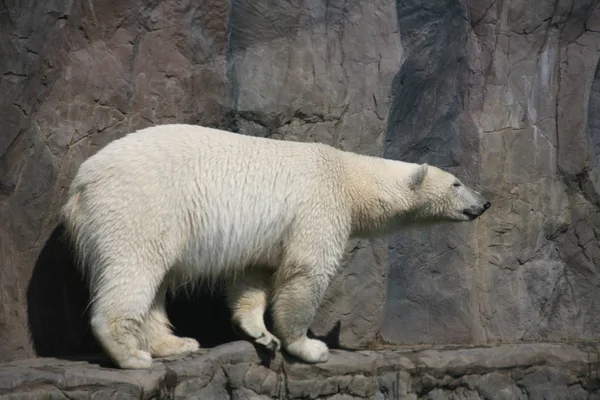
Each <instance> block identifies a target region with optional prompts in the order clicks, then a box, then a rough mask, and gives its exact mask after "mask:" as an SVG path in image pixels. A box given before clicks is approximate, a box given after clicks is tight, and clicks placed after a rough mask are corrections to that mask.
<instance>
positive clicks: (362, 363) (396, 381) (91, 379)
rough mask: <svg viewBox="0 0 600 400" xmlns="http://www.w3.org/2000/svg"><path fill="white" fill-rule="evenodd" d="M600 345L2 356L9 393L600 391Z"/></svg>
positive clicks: (200, 395)
mask: <svg viewBox="0 0 600 400" xmlns="http://www.w3.org/2000/svg"><path fill="white" fill-rule="evenodd" d="M599 351H600V347H599V346H598V345H589V344H588V345H583V344H579V345H576V344H569V345H562V344H519V345H501V346H496V347H487V348H486V347H482V348H446V349H444V348H437V349H436V348H430V349H422V350H402V351H400V350H379V351H356V352H347V351H335V353H334V354H333V355H332V357H331V359H330V360H329V361H328V362H327V363H324V364H320V365H308V364H304V363H295V362H293V361H291V360H289V359H286V358H283V357H282V356H281V354H278V355H277V356H276V357H275V358H274V359H269V358H263V357H262V356H263V354H260V353H257V352H256V350H255V349H254V347H252V346H251V345H250V344H249V343H247V342H234V343H230V344H226V345H222V346H220V347H217V348H215V349H212V350H211V351H208V352H201V353H198V354H194V355H190V356H187V357H185V358H183V359H177V360H173V359H165V360H161V361H160V362H157V363H155V365H154V366H153V368H152V370H149V371H139V370H138V371H133V370H132V371H123V370H118V369H114V368H112V367H111V366H110V365H107V364H106V363H105V362H104V360H101V359H97V360H94V361H92V362H89V361H64V360H57V359H52V358H46V359H36V360H24V361H18V362H13V363H6V364H4V365H0V398H2V399H36V398H42V396H44V397H43V398H44V399H84V398H94V399H97V400H100V399H105V398H106V399H128V398H138V399H157V398H158V399H184V398H185V399H237V400H242V399H256V400H258V399H317V398H319V399H336V400H341V399H348V400H349V399H374V400H375V399H377V400H384V399H415V400H416V399H417V398H420V399H431V400H435V399H455V400H463V399H464V400H477V399H491V400H502V399H511V400H512V399H570V400H576V399H589V398H591V399H595V398H598V396H600V368H599V367H600V364H599V363H600V358H599Z"/></svg>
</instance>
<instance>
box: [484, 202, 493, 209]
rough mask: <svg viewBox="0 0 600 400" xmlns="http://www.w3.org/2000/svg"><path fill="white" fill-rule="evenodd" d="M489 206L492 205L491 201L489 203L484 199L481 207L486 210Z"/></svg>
mask: <svg viewBox="0 0 600 400" xmlns="http://www.w3.org/2000/svg"><path fill="white" fill-rule="evenodd" d="M491 206H492V203H490V202H489V201H486V202H485V204H484V205H483V208H484V209H486V210H487V209H488V208H490V207H491Z"/></svg>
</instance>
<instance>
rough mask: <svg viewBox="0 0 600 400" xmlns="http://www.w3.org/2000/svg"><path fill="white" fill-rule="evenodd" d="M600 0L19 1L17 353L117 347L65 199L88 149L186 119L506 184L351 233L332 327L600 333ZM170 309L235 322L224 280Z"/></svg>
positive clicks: (10, 32) (9, 120)
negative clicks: (93, 310) (467, 200)
mask: <svg viewBox="0 0 600 400" xmlns="http://www.w3.org/2000/svg"><path fill="white" fill-rule="evenodd" d="M598 3H599V2H598V0H555V1H550V0H544V1H536V2H532V1H527V0H510V1H495V0H485V1H472V0H402V1H396V2H394V1H392V0H378V1H360V0H344V1H342V0H329V1H323V0H302V1H300V0H289V1H274V0H236V1H231V2H226V1H223V0H200V1H196V2H192V1H190V0H164V1H157V0H153V1H142V0H125V1H113V0H97V1H93V2H90V1H83V0H74V1H71V2H60V1H45V2H38V1H33V0H20V1H13V0H7V1H4V2H2V3H1V4H0V21H1V24H0V48H1V49H2V57H0V77H1V78H0V94H1V96H0V120H1V121H2V129H3V130H2V134H1V135H0V221H6V222H5V223H2V224H0V361H7V360H13V359H18V358H23V357H27V356H32V355H34V353H35V354H38V355H42V356H54V357H59V356H65V355H70V354H75V353H86V352H92V351H95V350H96V349H97V347H96V345H95V343H94V341H93V340H92V339H91V336H90V334H89V328H88V325H87V321H86V314H85V311H86V308H85V305H86V298H87V292H86V289H85V287H84V286H83V285H82V284H81V282H80V280H79V277H78V275H77V274H76V272H75V271H74V269H73V263H72V259H71V258H72V257H71V255H70V254H69V251H68V248H67V247H65V244H64V242H63V241H62V240H61V233H62V230H61V227H57V215H58V209H59V207H60V205H61V204H62V202H63V200H64V198H65V191H66V188H67V187H68V185H69V182H70V180H71V179H72V177H73V176H74V174H75V172H76V170H77V168H78V166H79V165H80V164H81V162H82V161H83V160H84V159H85V158H87V157H89V156H90V155H91V154H93V153H95V152H96V151H98V149H99V148H101V147H102V146H104V145H105V144H106V143H108V142H110V141H111V140H113V139H115V138H118V137H121V136H123V135H124V134H126V133H127V132H130V131H132V130H134V129H138V128H142V127H146V126H149V125H153V124H158V123H166V122H183V123H195V124H203V125H208V126H215V127H220V128H226V129H231V130H234V131H239V132H241V133H245V134H250V135H260V136H269V137H274V138H279V139H293V140H306V141H322V142H326V143H330V144H332V145H334V146H337V147H339V148H343V149H348V150H354V151H357V152H361V153H365V154H384V155H385V156H387V157H390V158H396V159H403V160H407V161H418V162H429V163H431V164H435V165H439V166H441V167H444V168H447V169H448V170H450V171H452V172H455V173H456V174H458V175H459V176H460V177H461V178H463V180H464V181H465V182H466V183H468V184H471V185H473V186H476V187H479V188H481V189H482V191H483V192H484V194H485V195H486V196H488V197H489V198H490V200H491V201H492V203H493V208H492V209H491V210H490V211H489V212H488V213H486V214H485V216H484V217H483V218H481V219H480V220H478V221H477V222H476V223H472V224H463V225H459V226H458V225H454V226H441V227H435V228H431V229H420V230H413V231H408V232H404V233H403V234H402V235H397V236H394V237H393V238H391V239H389V240H388V239H387V238H381V239H373V240H360V241H354V242H353V243H351V245H350V246H349V252H348V260H347V261H346V262H345V265H346V266H347V267H346V268H345V269H344V270H343V271H342V273H341V274H340V276H339V277H338V278H337V279H336V281H335V282H334V283H333V285H332V287H331V288H330V290H329V292H328V294H327V298H326V300H325V302H324V304H323V307H322V308H321V310H320V311H319V315H318V316H317V318H316V320H315V324H314V326H313V328H312V331H313V333H314V334H315V335H317V336H321V337H325V338H326V339H327V341H328V342H329V343H330V344H333V345H337V346H342V347H360V346H364V345H366V344H368V343H370V342H371V343H372V342H374V341H375V342H376V341H377V340H378V339H383V340H384V341H387V342H392V343H397V344H416V343H463V344H464V343H492V342H502V341H519V340H528V341H535V340H543V341H546V340H550V341H552V340H561V339H570V340H597V339H599V333H598V332H600V318H598V315H600V288H599V285H600V274H599V272H598V265H600V259H599V257H600V244H599V241H598V235H599V234H600V231H599V229H600V216H599V214H598V207H599V206H600V195H599V193H600V192H599V190H600V164H599V163H600V118H599V117H598V116H599V115H600V72H599V67H598V59H599V57H600V6H599V5H598ZM169 314H170V316H171V317H172V319H173V320H174V322H175V325H176V328H177V332H178V333H180V334H186V335H191V336H196V337H199V338H200V340H201V342H202V343H203V344H204V345H205V346H210V345H216V344H219V343H223V342H226V341H230V340H233V339H234V338H235V335H234V334H233V333H232V332H231V330H230V327H229V323H228V318H227V317H228V314H227V311H226V309H225V307H224V304H223V302H222V298H220V297H219V296H217V297H216V298H209V297H208V296H207V295H206V294H202V293H200V294H199V295H198V297H197V298H196V299H194V300H192V301H183V300H174V302H173V303H172V306H171V307H170V308H169ZM205 321H211V322H210V324H208V325H209V327H207V324H206V322H205ZM40 362H42V361H40ZM222 373H224V372H222ZM557 373H558V372H557ZM486 379H489V380H491V381H493V382H496V381H495V379H500V380H501V379H504V378H502V377H495V375H494V376H493V377H489V378H486ZM532 379H533V378H532ZM535 379H538V378H535ZM540 379H541V378H540ZM232 382H233V381H232ZM472 387H474V386H468V385H467V386H464V385H463V386H460V387H459V389H460V390H461V392H460V393H461V394H460V395H461V396H463V397H465V398H469V396H476V394H475V393H474V392H473V391H474V390H475V389H472ZM215 390H216V389H215ZM394 390H396V389H394ZM398 390H399V389H398ZM445 390H450V389H447V388H445V387H441V388H438V389H435V390H432V391H431V392H428V393H430V396H431V397H432V398H435V396H438V395H439V396H442V395H444V393H445V392H444V391H445ZM457 390H458V389H457ZM511 390H512V389H511ZM240 396H241V395H240ZM474 398H476V397H474Z"/></svg>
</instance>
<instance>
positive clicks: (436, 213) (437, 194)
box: [409, 164, 491, 222]
mask: <svg viewBox="0 0 600 400" xmlns="http://www.w3.org/2000/svg"><path fill="white" fill-rule="evenodd" d="M409 188H410V190H411V191H412V194H413V199H414V203H413V206H414V209H413V210H414V212H415V216H416V217H417V220H419V221H423V222H425V221H427V220H429V221H436V222H439V221H472V220H474V219H475V218H477V217H479V216H481V215H482V214H483V213H484V212H485V211H486V210H487V209H488V208H490V206H491V203H490V202H489V201H488V200H486V199H485V198H484V197H483V196H482V195H481V194H479V193H478V192H476V191H475V190H473V189H471V188H469V187H467V186H465V185H464V184H463V183H462V182H461V181H460V180H459V179H458V178H457V177H455V176H454V175H452V174H450V173H448V172H445V171H442V170H441V169H439V168H436V167H433V166H430V165H427V164H422V165H419V166H417V167H416V168H415V169H414V170H413V171H412V172H411V174H410V176H409Z"/></svg>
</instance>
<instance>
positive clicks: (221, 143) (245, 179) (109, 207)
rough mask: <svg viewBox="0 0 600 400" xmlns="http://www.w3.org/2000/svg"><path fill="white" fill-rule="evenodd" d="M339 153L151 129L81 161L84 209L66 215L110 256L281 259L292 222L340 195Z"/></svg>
mask: <svg viewBox="0 0 600 400" xmlns="http://www.w3.org/2000/svg"><path fill="white" fill-rule="evenodd" d="M336 151H337V150H335V149H333V148H330V147H329V146H325V145H321V144H308V143H295V142H287V141H276V140H269V139H262V138H254V137H248V136H243V135H238V134H234V133H229V132H224V131H218V130H214V129H209V128H203V127H198V126H189V125H163V126H158V127H153V128H147V129H144V130H141V131H137V132H134V133H132V134H129V135H127V136H125V137H124V138H121V139H119V140H117V141H114V142H112V143H111V144H109V145H107V146H106V147H105V148H104V149H102V150H101V151H100V152H98V153H97V154H96V155H94V156H92V157H90V158H89V159H88V160H86V161H85V162H84V163H83V164H82V165H81V167H80V170H79V172H78V174H77V176H76V177H75V179H74V181H73V183H72V185H71V189H70V194H69V196H70V199H74V198H76V199H77V210H76V213H74V214H73V213H72V211H73V209H72V206H73V201H70V202H68V203H67V207H65V210H64V215H65V217H66V219H67V223H69V219H71V222H73V221H75V222H77V223H76V224H75V225H77V224H78V226H73V229H71V230H72V231H75V233H76V235H79V236H80V237H81V238H83V239H82V240H80V242H83V243H86V241H89V240H95V241H97V242H98V243H95V245H94V246H89V248H90V249H108V248H110V249H111V250H110V253H111V254H114V253H115V252H117V251H120V252H126V253H128V254H139V255H140V257H144V253H153V252H159V253H160V256H161V257H162V258H163V259H164V260H166V261H165V262H167V263H171V264H172V263H175V262H177V263H183V264H190V265H201V266H202V267H203V268H207V267H208V266H210V267H211V268H215V269H223V268H229V267H232V268H233V267H237V266H238V265H242V264H248V263H253V262H256V263H258V262H260V263H266V262H271V261H273V262H277V258H278V251H279V250H280V248H281V245H282V239H283V238H285V235H286V232H287V231H289V230H290V229H292V227H293V224H294V223H296V222H298V219H299V218H304V219H319V218H321V216H320V215H319V213H327V212H329V210H327V209H326V207H325V208H324V207H322V205H324V204H327V203H328V199H327V197H328V196H329V197H331V201H330V202H329V203H331V204H333V203H335V200H336V199H338V200H339V198H340V196H339V194H336V193H335V187H336V183H337V182H338V181H339V180H338V179H336V177H335V176H334V175H332V174H331V173H330V172H331V171H336V168H330V167H331V166H330V165H329V166H327V165H326V164H331V163H332V162H333V163H335V162H336V160H335V159H336ZM323 188H327V192H326V193H325V192H323ZM315 200H316V202H315ZM69 204H71V215H72V216H74V217H71V218H70V217H69V215H70V213H69ZM75 217H76V218H75ZM92 237H93V239H90V238H92ZM76 239H77V238H76ZM150 245H151V246H154V247H153V248H148V246H150ZM115 247H118V250H117V249H115ZM84 252H85V250H84ZM94 257H95V256H93V255H92V258H94ZM98 257H100V255H98V256H97V257H96V258H98ZM100 258H101V257H100ZM213 272H215V273H218V272H220V271H213Z"/></svg>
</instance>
